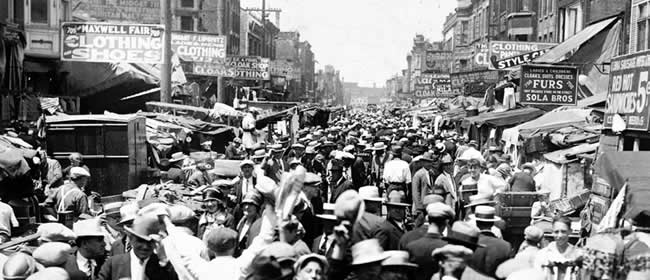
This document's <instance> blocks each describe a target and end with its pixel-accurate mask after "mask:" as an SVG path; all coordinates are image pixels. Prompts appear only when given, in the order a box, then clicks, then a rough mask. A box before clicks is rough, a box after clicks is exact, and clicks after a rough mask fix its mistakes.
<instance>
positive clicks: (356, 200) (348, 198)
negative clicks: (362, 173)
mask: <svg viewBox="0 0 650 280" xmlns="http://www.w3.org/2000/svg"><path fill="white" fill-rule="evenodd" d="M364 211H365V204H364V203H363V199H362V198H361V196H359V193H357V192H356V191H354V190H347V191H344V192H343V193H342V194H341V195H339V197H338V198H337V199H336V203H335V205H334V215H336V217H337V218H340V219H345V220H350V221H353V222H354V221H358V220H359V219H361V216H362V215H363V213H364Z"/></svg>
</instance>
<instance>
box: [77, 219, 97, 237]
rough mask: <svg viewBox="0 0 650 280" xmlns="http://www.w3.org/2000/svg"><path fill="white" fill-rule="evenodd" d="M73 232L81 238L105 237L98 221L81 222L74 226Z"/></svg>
mask: <svg viewBox="0 0 650 280" xmlns="http://www.w3.org/2000/svg"><path fill="white" fill-rule="evenodd" d="M72 231H73V232H74V234H75V235H76V236H77V238H79V237H104V231H102V228H101V226H100V224H99V220H98V219H89V220H79V221H77V222H76V223H74V224H73V225H72Z"/></svg>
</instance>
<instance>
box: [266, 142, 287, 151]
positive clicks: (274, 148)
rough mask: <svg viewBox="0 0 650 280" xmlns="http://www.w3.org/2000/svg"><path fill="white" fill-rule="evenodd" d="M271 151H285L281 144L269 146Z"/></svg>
mask: <svg viewBox="0 0 650 280" xmlns="http://www.w3.org/2000/svg"><path fill="white" fill-rule="evenodd" d="M269 150H270V151H271V152H282V151H284V147H283V146H282V145H281V144H273V145H271V146H269Z"/></svg>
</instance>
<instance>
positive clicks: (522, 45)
mask: <svg viewBox="0 0 650 280" xmlns="http://www.w3.org/2000/svg"><path fill="white" fill-rule="evenodd" d="M555 46H557V44H553V43H538V42H519V41H492V42H490V46H489V48H488V52H489V53H488V57H489V59H490V63H489V65H488V66H489V68H490V69H492V70H503V69H508V68H512V67H515V66H519V65H522V64H526V63H528V62H531V61H533V59H535V58H536V57H538V56H540V55H542V54H544V53H545V52H547V51H548V50H549V49H551V48H552V47H555Z"/></svg>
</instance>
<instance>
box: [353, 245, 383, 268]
mask: <svg viewBox="0 0 650 280" xmlns="http://www.w3.org/2000/svg"><path fill="white" fill-rule="evenodd" d="M386 258H388V256H387V255H386V254H385V253H384V250H383V249H382V248H381V246H380V245H379V241H378V240H377V239H375V238H372V239H366V240H362V241H360V242H358V243H356V244H354V245H352V263H351V264H350V265H362V264H368V263H374V262H380V261H383V260H385V259H386Z"/></svg>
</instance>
